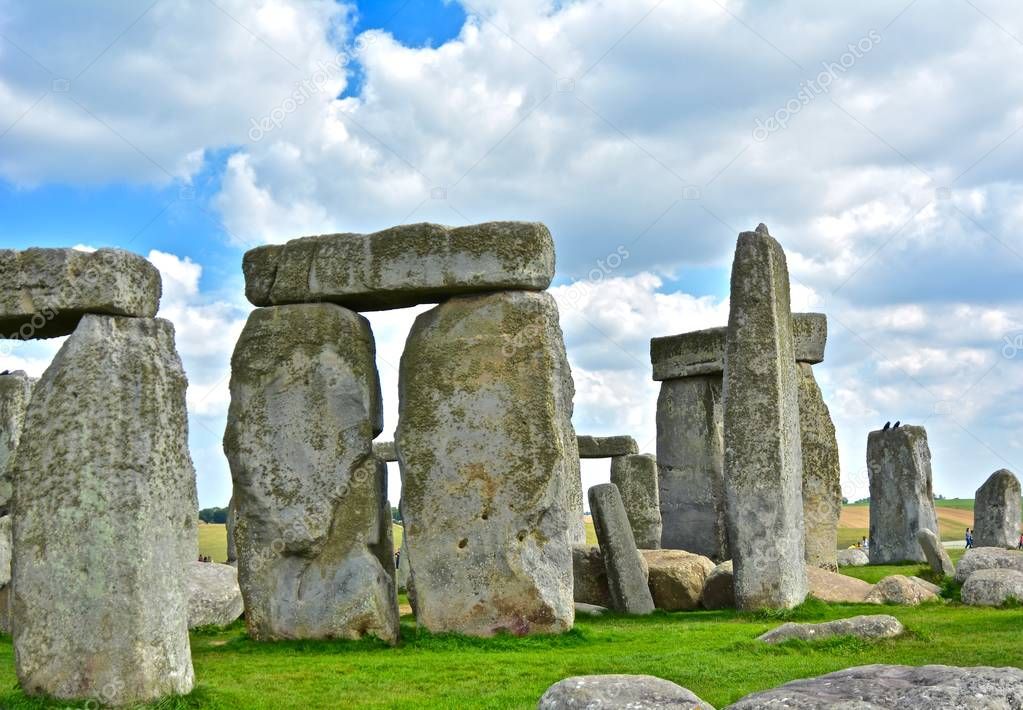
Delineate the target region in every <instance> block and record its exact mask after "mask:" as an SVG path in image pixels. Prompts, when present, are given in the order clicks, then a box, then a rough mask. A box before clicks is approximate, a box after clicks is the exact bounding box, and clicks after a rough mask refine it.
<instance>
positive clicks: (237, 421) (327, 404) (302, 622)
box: [224, 303, 398, 643]
mask: <svg viewBox="0 0 1023 710" xmlns="http://www.w3.org/2000/svg"><path fill="white" fill-rule="evenodd" d="M381 416H382V413H381V406H380V382H379V379H378V377H377V371H376V362H375V346H374V342H373V334H372V333H371V332H370V326H369V322H368V321H367V320H366V319H365V318H363V317H362V316H360V315H358V314H356V313H353V312H352V311H349V310H347V309H345V308H342V307H340V306H336V305H333V304H329V303H320V304H309V305H295V306H277V307H273V308H260V309H257V310H255V311H253V312H252V313H251V314H250V315H249V320H248V322H247V323H246V324H245V329H244V330H243V331H242V334H241V337H240V338H239V339H238V343H237V345H236V347H235V351H234V355H233V357H232V359H231V408H230V411H229V412H228V419H227V431H226V432H225V434H224V451H225V453H226V454H227V459H228V462H229V464H230V466H231V476H232V478H233V479H234V505H235V508H236V521H235V545H236V547H237V551H238V581H239V584H240V586H241V590H242V595H243V596H244V598H245V611H246V614H245V621H246V626H247V627H248V632H249V635H250V636H251V637H252V638H253V639H256V640H259V641H274V640H280V639H323V638H345V639H357V638H361V637H363V636H366V635H372V636H376V637H378V638H380V639H382V640H384V641H387V642H391V643H393V642H395V641H396V640H397V638H398V605H397V596H396V592H395V586H394V550H393V547H392V544H391V515H390V510H389V508H388V507H387V506H388V504H387V475H386V471H385V470H384V464H383V463H381V462H379V461H377V460H376V459H375V458H373V456H372V441H373V437H374V436H375V435H376V434H377V433H378V432H379V431H380V429H381V428H382V427H381Z"/></svg>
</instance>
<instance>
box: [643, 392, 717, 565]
mask: <svg viewBox="0 0 1023 710" xmlns="http://www.w3.org/2000/svg"><path fill="white" fill-rule="evenodd" d="M721 405H722V400H721V375H720V374H718V375H703V376H699V377H686V378H683V379H673V380H665V381H664V382H662V383H661V393H660V395H659V396H658V397H657V477H658V499H659V502H660V508H661V546H662V547H665V548H669V549H673V550H688V551H689V552H694V553H697V554H700V555H705V556H706V557H709V558H711V559H712V560H715V561H718V562H720V561H722V560H726V559H728V557H729V551H728V519H727V515H726V511H725V479H724V473H723V469H722V467H723V465H724V456H725V453H724V440H723V438H722V437H723V432H722V416H723V415H722V409H721Z"/></svg>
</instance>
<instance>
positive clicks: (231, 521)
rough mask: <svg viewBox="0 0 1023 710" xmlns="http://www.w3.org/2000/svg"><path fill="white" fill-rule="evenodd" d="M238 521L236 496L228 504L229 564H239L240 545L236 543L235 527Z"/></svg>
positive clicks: (226, 526)
mask: <svg viewBox="0 0 1023 710" xmlns="http://www.w3.org/2000/svg"><path fill="white" fill-rule="evenodd" d="M237 521H238V511H237V510H235V507H234V496H231V500H229V501H228V502H227V524H226V525H225V526H224V527H225V528H227V564H229V565H233V564H236V563H237V562H238V545H237V544H236V543H235V541H234V526H235V524H236V523H237Z"/></svg>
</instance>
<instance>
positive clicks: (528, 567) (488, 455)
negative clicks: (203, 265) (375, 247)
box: [395, 291, 582, 636]
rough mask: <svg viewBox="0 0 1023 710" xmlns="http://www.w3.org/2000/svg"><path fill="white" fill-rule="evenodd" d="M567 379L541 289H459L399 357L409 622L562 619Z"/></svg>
mask: <svg viewBox="0 0 1023 710" xmlns="http://www.w3.org/2000/svg"><path fill="white" fill-rule="evenodd" d="M574 391H575V386H574V384H573V382H572V373H571V371H570V369H569V365H568V357H567V355H566V353H565V346H564V342H563V340H562V334H561V328H560V326H559V325H558V310H557V306H556V305H555V302H554V299H553V298H552V297H551V296H550V295H549V294H546V293H534V292H525V291H510V292H502V293H495V294H491V295H486V296H474V297H459V298H452V299H451V300H449V301H446V302H445V303H443V304H441V305H439V306H437V307H435V308H433V309H432V310H429V311H427V312H426V313H423V314H421V315H420V316H419V317H418V318H417V319H416V322H415V324H414V325H413V327H412V331H411V333H410V334H409V337H408V341H407V343H406V346H405V352H404V353H403V354H402V357H401V370H400V376H399V402H400V405H399V406H400V416H399V420H398V428H397V432H396V437H395V443H396V445H397V447H398V458H399V464H400V466H401V475H402V501H401V510H402V519H403V521H404V524H405V538H404V539H405V543H406V546H407V548H408V560H409V564H410V566H411V574H412V584H413V586H414V587H415V594H416V621H417V622H418V623H419V624H421V625H422V626H424V627H425V628H427V629H429V630H430V631H433V632H441V631H454V632H458V633H463V634H468V635H473V636H490V635H493V634H495V633H497V632H499V631H506V632H509V633H512V634H516V635H523V634H529V633H558V632H562V631H565V630H567V629H569V628H571V626H572V623H573V619H574V605H573V601H572V552H571V547H570V537H569V531H570V528H571V526H573V525H575V524H576V521H577V520H579V521H580V522H581V517H582V516H581V501H577V500H576V498H575V495H574V493H573V492H572V491H573V485H574V480H575V479H577V478H578V476H579V473H578V465H579V460H578V459H579V450H578V446H577V443H576V435H575V430H574V429H573V428H572V397H573V395H574Z"/></svg>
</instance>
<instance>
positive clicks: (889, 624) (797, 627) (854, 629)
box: [757, 614, 906, 644]
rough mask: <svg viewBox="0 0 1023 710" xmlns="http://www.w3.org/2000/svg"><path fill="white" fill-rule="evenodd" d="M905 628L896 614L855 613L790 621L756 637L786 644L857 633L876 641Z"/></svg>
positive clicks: (889, 636) (893, 635) (898, 634)
mask: <svg viewBox="0 0 1023 710" xmlns="http://www.w3.org/2000/svg"><path fill="white" fill-rule="evenodd" d="M905 632H906V627H905V626H903V625H902V622H901V621H899V620H898V619H896V618H895V617H894V616H889V615H887V614H874V615H870V616H854V617H852V618H849V619H838V620H837V621H828V622H825V623H823V624H796V623H792V622H789V623H787V624H782V625H781V626H779V627H778V628H776V629H772V630H771V631H768V632H767V633H766V634H764V635H763V636H760V637H759V638H758V639H757V640H758V641H763V642H764V643H771V644H775V643H784V642H785V641H791V640H792V639H800V640H802V641H820V640H822V639H829V638H834V637H836V636H855V637H856V638H860V639H866V640H869V641H876V640H879V639H890V638H895V637H896V636H901V635H902V634H904V633H905Z"/></svg>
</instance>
